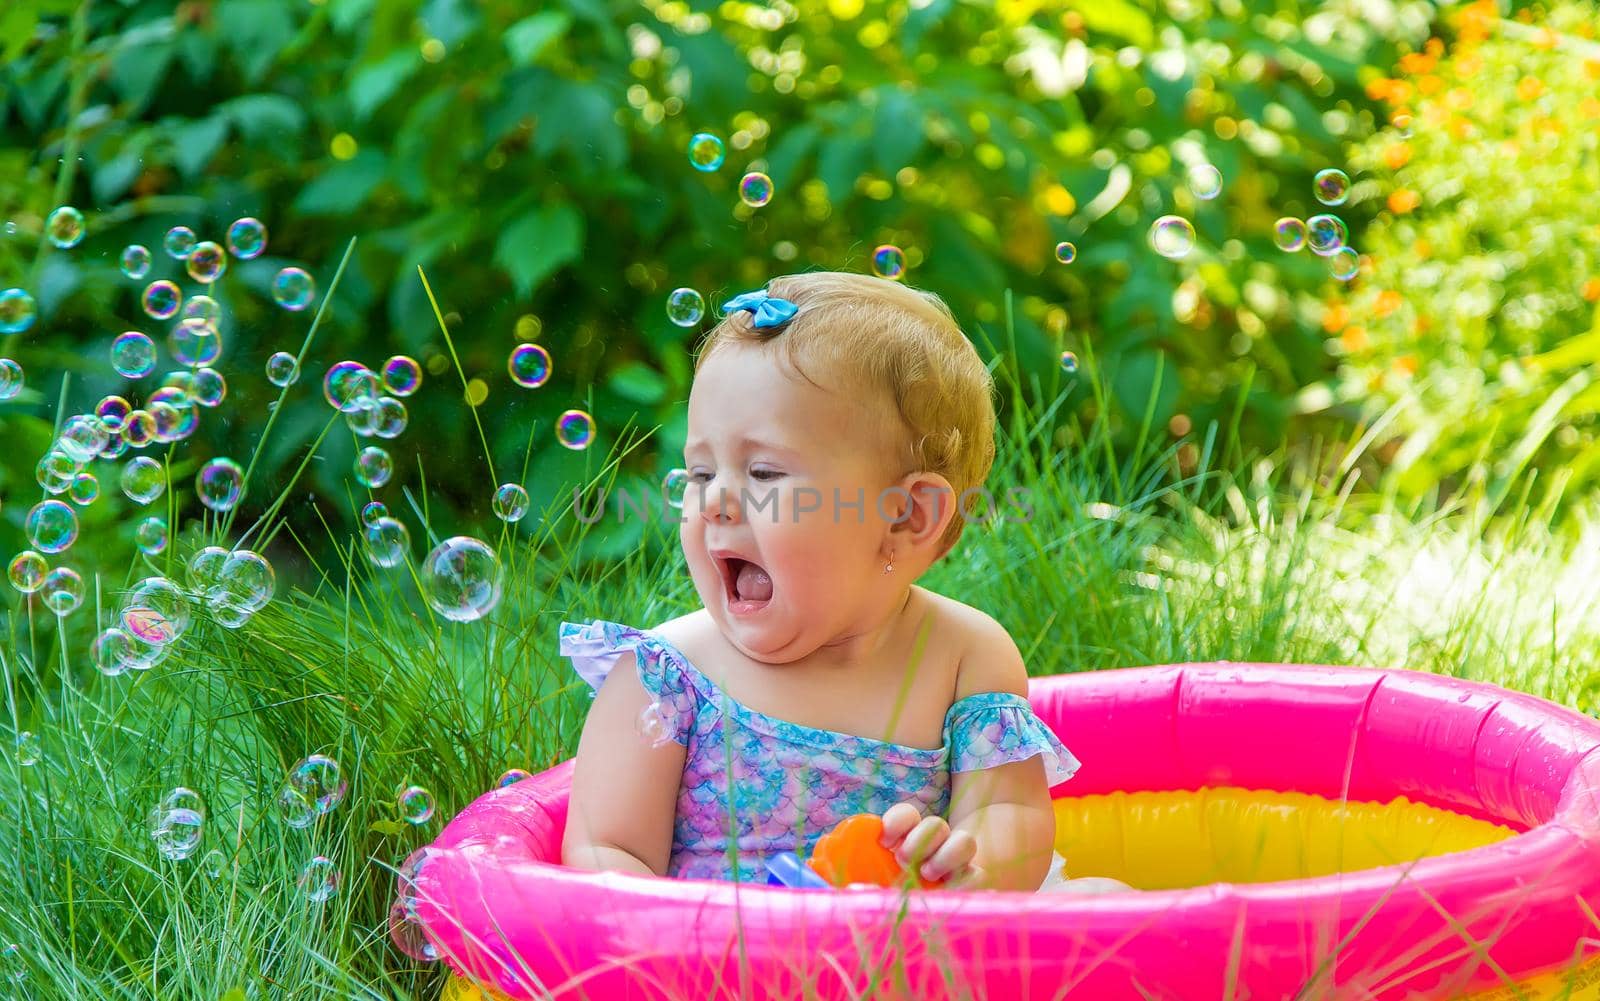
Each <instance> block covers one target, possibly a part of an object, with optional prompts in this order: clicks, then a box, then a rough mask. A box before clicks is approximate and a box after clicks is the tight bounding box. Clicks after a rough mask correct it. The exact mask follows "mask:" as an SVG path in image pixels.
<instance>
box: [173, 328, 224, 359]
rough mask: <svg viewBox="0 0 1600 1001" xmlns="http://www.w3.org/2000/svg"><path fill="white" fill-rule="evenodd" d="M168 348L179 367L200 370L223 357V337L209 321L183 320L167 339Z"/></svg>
mask: <svg viewBox="0 0 1600 1001" xmlns="http://www.w3.org/2000/svg"><path fill="white" fill-rule="evenodd" d="M167 348H168V350H170V351H171V352H172V357H173V359H174V360H176V361H177V363H178V364H179V365H187V366H188V367H189V368H200V367H201V366H203V365H210V364H211V363H212V362H214V361H216V360H217V359H218V358H220V357H222V335H221V334H220V333H218V332H217V328H216V327H215V326H214V325H213V324H212V323H211V322H210V321H208V320H203V319H201V318H200V317H192V318H190V319H187V320H182V321H180V322H179V323H178V325H177V326H176V327H173V328H172V333H171V334H170V335H168V337H167Z"/></svg>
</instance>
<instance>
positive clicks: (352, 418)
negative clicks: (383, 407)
mask: <svg viewBox="0 0 1600 1001" xmlns="http://www.w3.org/2000/svg"><path fill="white" fill-rule="evenodd" d="M344 422H345V424H347V425H349V427H350V430H351V431H354V432H355V433H356V434H357V435H359V436H361V437H363V438H370V437H372V436H373V435H374V434H376V433H377V431H378V401H377V399H376V398H374V397H371V396H367V397H363V398H361V399H359V400H357V401H356V405H355V406H354V407H352V408H350V409H349V410H346V411H345V412H344Z"/></svg>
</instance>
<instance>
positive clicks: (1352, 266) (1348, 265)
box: [1328, 247, 1361, 282]
mask: <svg viewBox="0 0 1600 1001" xmlns="http://www.w3.org/2000/svg"><path fill="white" fill-rule="evenodd" d="M1360 270H1361V255H1359V254H1357V253H1356V252H1355V251H1354V250H1353V249H1351V248H1350V247H1340V248H1339V249H1338V250H1335V251H1334V252H1333V253H1331V254H1329V255H1328V273H1329V274H1331V275H1333V277H1335V278H1337V279H1339V280H1340V281H1342V282H1347V281H1349V280H1350V279H1352V278H1354V277H1355V276H1356V272H1358V271H1360Z"/></svg>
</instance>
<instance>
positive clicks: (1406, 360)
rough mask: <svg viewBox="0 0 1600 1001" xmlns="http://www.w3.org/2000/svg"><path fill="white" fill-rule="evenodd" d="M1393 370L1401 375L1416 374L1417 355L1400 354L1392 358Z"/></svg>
mask: <svg viewBox="0 0 1600 1001" xmlns="http://www.w3.org/2000/svg"><path fill="white" fill-rule="evenodd" d="M1394 370H1395V371H1396V372H1398V373H1400V374H1402V375H1406V376H1412V375H1416V374H1417V356H1416V355H1401V356H1400V357H1398V358H1396V359H1395V360H1394Z"/></svg>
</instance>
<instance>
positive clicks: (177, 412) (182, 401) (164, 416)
mask: <svg viewBox="0 0 1600 1001" xmlns="http://www.w3.org/2000/svg"><path fill="white" fill-rule="evenodd" d="M157 392H158V393H166V394H167V395H166V396H165V397H163V398H162V399H159V400H157V399H154V398H153V397H154V395H155V394H151V395H152V399H151V400H150V402H149V403H148V404H147V406H148V407H149V409H150V418H151V419H152V420H153V421H155V426H156V441H159V442H169V441H178V440H179V439H182V438H187V437H189V436H190V435H191V434H193V433H194V429H195V426H196V425H197V424H198V423H199V420H200V419H199V417H198V415H196V413H195V409H194V404H192V403H190V402H189V400H188V398H187V397H185V396H184V395H183V393H182V392H180V391H178V390H176V389H170V388H169V389H162V390H157Z"/></svg>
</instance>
